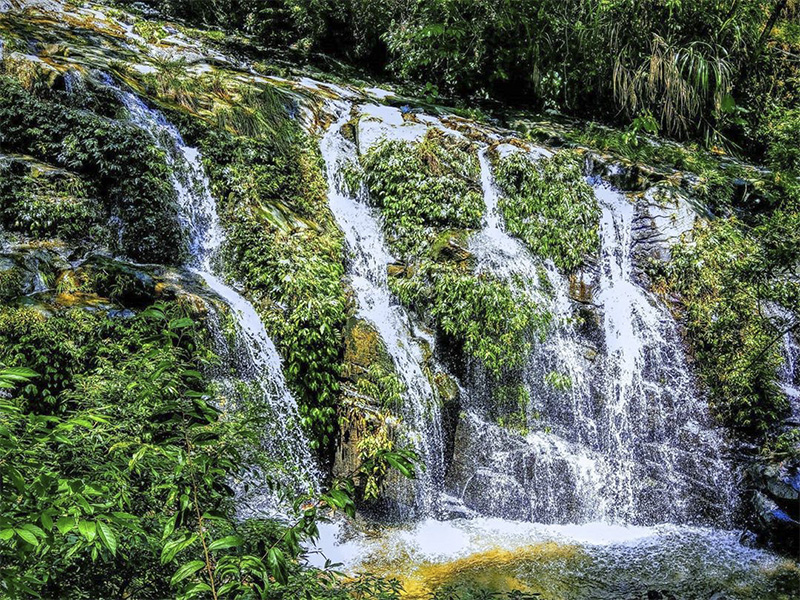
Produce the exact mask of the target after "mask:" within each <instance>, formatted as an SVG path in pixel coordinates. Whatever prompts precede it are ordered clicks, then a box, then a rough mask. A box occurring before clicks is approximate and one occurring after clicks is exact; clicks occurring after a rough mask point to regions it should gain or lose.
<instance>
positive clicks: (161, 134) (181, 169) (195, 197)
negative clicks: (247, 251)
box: [118, 90, 320, 514]
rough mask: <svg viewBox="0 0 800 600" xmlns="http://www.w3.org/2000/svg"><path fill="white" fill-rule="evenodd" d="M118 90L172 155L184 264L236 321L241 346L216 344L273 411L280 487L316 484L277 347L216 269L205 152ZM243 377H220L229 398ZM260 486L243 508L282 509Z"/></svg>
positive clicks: (272, 447)
mask: <svg viewBox="0 0 800 600" xmlns="http://www.w3.org/2000/svg"><path fill="white" fill-rule="evenodd" d="M118 94H119V97H120V99H121V100H122V102H123V104H124V105H125V107H126V108H127V109H128V112H129V114H130V119H131V120H132V122H133V123H135V124H136V125H138V126H139V127H141V128H142V129H144V130H145V131H147V132H149V133H150V134H151V135H152V136H153V138H154V139H155V140H156V143H157V144H158V145H159V147H161V148H162V149H163V150H164V151H165V153H166V155H167V159H168V161H169V163H170V166H171V168H172V183H173V186H174V187H175V190H176V192H177V198H178V203H179V207H180V219H181V222H182V225H183V226H184V227H185V228H186V230H187V231H188V232H189V260H188V264H187V267H188V268H189V270H190V271H191V272H193V273H194V274H195V275H197V276H198V277H200V278H201V279H202V280H203V281H204V282H205V283H206V285H207V286H208V287H209V288H210V289H211V290H212V291H213V292H214V293H215V294H216V295H217V296H218V297H219V298H220V299H221V300H222V301H223V302H224V303H225V305H227V307H228V308H229V309H230V312H231V315H232V316H233V318H234V320H235V327H236V333H237V340H236V343H235V346H236V347H235V348H234V349H231V348H228V347H227V345H228V344H227V341H226V340H225V338H224V336H222V335H220V334H219V333H218V332H217V335H215V338H216V340H217V342H218V343H217V345H218V350H219V353H220V354H233V355H234V359H235V366H236V367H237V370H238V371H239V376H240V377H242V378H243V379H244V380H245V381H246V382H247V384H248V385H249V387H250V388H251V389H250V390H249V391H248V392H246V394H247V395H248V396H250V398H249V400H251V401H253V400H254V401H256V402H259V403H263V405H264V410H265V411H266V412H267V413H268V414H266V415H261V417H262V419H263V421H264V422H265V423H269V424H270V426H269V429H268V431H265V432H264V435H263V438H262V443H263V444H264V447H265V449H266V450H267V452H268V453H269V454H270V458H271V459H274V461H275V472H276V473H280V471H281V470H283V471H284V472H283V473H280V474H279V475H278V477H277V479H278V481H279V483H280V484H281V486H280V487H286V488H289V489H292V488H294V489H296V490H298V491H300V490H303V491H306V490H308V489H311V488H314V487H315V486H316V482H317V481H318V480H319V478H320V476H319V473H318V470H317V466H316V463H315V459H314V458H313V456H312V454H311V451H310V444H309V442H308V440H307V439H306V437H305V435H304V433H303V431H302V429H301V425H300V416H299V411H298V407H297V403H296V401H295V399H294V398H293V397H292V394H291V393H290V391H289V388H288V387H287V384H286V380H285V378H284V375H283V371H282V368H281V357H280V355H279V353H278V350H277V348H276V347H275V344H274V343H273V341H272V340H271V339H270V337H269V335H268V334H267V332H266V330H265V328H264V324H263V322H262V321H261V318H260V317H259V316H258V313H257V312H256V310H255V308H254V307H253V305H252V304H251V303H250V302H249V301H248V300H247V299H245V298H244V297H243V296H242V295H241V294H240V293H239V292H237V291H236V290H235V289H234V288H233V287H231V286H229V285H227V284H226V283H225V282H224V281H223V280H222V278H221V276H220V275H219V273H218V272H217V271H216V269H215V266H214V265H215V262H216V260H215V258H216V256H217V254H218V252H219V249H220V247H221V246H222V244H223V243H224V241H225V235H224V231H223V228H222V225H221V224H220V219H219V215H218V214H217V209H216V202H215V200H214V198H213V197H212V195H211V192H210V189H209V182H208V179H207V178H206V176H205V173H204V171H203V167H202V163H201V159H200V153H199V152H198V151H197V150H196V149H195V148H191V147H189V146H187V145H186V143H185V142H184V141H183V138H182V137H181V135H180V133H179V132H178V130H177V129H176V128H175V127H174V126H173V125H171V124H170V123H168V122H167V121H166V119H164V117H163V116H162V115H161V114H160V113H158V112H157V111H155V110H153V109H150V108H149V107H147V105H145V104H144V102H142V101H141V100H140V99H139V98H137V97H136V96H135V95H133V94H131V93H129V92H123V91H121V90H118ZM211 308H212V312H213V307H211ZM214 318H215V319H216V320H217V321H219V319H220V316H219V315H214ZM238 383H239V380H238V379H232V378H231V377H230V376H229V375H227V374H224V373H223V374H220V375H219V377H217V384H218V385H219V387H220V389H221V392H222V395H223V396H230V397H232V398H233V400H234V402H243V401H247V400H248V399H247V398H242V397H241V396H242V392H243V390H242V389H241V387H240V386H239V385H237V384H238ZM252 395H254V396H252ZM234 408H235V406H234ZM287 466H288V467H289V469H288V471H287V470H286V469H287ZM271 475H272V473H271ZM240 487H242V486H240ZM255 493H256V497H255V498H247V499H245V498H242V503H243V504H245V506H244V508H243V509H242V510H243V511H245V512H247V513H250V514H253V513H255V514H258V513H262V512H264V511H273V510H275V509H276V508H278V505H279V504H280V501H279V500H278V498H277V496H276V495H275V494H274V493H273V492H270V491H267V490H257V491H256V492H255Z"/></svg>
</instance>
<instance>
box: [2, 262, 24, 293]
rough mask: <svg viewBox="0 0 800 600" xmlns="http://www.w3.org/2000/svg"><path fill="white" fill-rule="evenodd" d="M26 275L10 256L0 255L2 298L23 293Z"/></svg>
mask: <svg viewBox="0 0 800 600" xmlns="http://www.w3.org/2000/svg"><path fill="white" fill-rule="evenodd" d="M24 283H25V275H24V272H23V271H22V269H20V268H19V267H18V266H17V264H16V263H15V262H14V261H13V260H11V259H10V258H6V257H0V299H4V300H8V299H11V298H15V297H17V296H20V295H22V293H23V286H24Z"/></svg>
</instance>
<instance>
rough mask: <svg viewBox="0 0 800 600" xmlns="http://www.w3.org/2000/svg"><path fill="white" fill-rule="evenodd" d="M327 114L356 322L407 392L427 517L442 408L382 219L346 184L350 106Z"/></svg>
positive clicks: (418, 498)
mask: <svg viewBox="0 0 800 600" xmlns="http://www.w3.org/2000/svg"><path fill="white" fill-rule="evenodd" d="M327 109H328V110H329V111H330V112H331V113H332V114H333V115H334V116H335V118H336V121H335V122H334V123H333V125H331V126H330V128H329V129H328V130H327V131H326V132H325V134H324V135H323V137H322V141H321V143H320V149H321V153H322V158H323V160H324V161H325V171H326V176H327V180H328V204H329V206H330V208H331V212H332V213H333V215H334V217H335V218H336V222H337V223H338V224H339V227H340V228H341V230H342V231H343V232H344V235H345V240H346V242H347V249H348V252H349V255H350V258H349V260H348V265H347V274H348V277H349V280H350V286H351V288H352V289H353V292H354V293H355V296H356V301H357V304H358V310H357V317H359V318H361V319H364V320H366V321H368V322H369V323H371V324H372V325H373V326H374V327H375V329H376V330H377V331H378V333H379V334H380V337H381V339H382V340H383V343H384V344H385V346H386V350H387V352H388V353H389V355H390V356H391V357H392V361H393V362H394V366H395V369H396V371H397V374H398V376H399V377H400V379H401V381H402V383H403V385H404V387H405V390H404V393H403V407H402V409H401V412H402V415H403V421H404V427H403V435H404V436H405V441H406V442H407V443H409V444H410V445H411V447H412V448H413V449H414V450H416V451H417V453H418V454H419V455H420V457H421V459H422V461H423V462H424V464H425V470H424V471H422V472H420V473H419V474H418V484H417V485H416V486H415V492H414V493H413V494H412V497H411V499H410V500H411V501H410V504H411V506H410V507H409V508H411V509H412V510H414V511H416V512H421V513H422V514H427V513H428V512H429V511H430V510H432V509H433V508H434V503H435V501H436V499H437V497H438V494H439V493H440V492H441V484H442V479H443V470H444V456H443V453H444V444H443V440H442V425H441V412H440V407H439V406H438V404H437V399H436V394H435V392H434V390H433V387H432V386H431V382H430V380H429V379H428V376H427V375H426V374H425V364H424V363H425V361H424V358H423V351H422V347H421V345H420V342H421V335H420V334H419V333H417V332H415V331H414V330H413V327H412V322H411V319H410V318H409V316H408V314H407V312H406V311H405V309H404V308H403V307H402V306H400V304H399V303H398V302H397V300H396V299H395V298H393V297H392V294H391V292H390V291H389V284H388V276H387V267H388V266H389V264H390V263H392V262H393V260H394V259H393V257H392V255H391V253H390V252H389V250H388V249H387V248H386V244H385V241H384V236H383V232H382V231H381V224H380V221H379V219H378V216H377V215H376V214H375V212H374V211H373V209H372V208H370V206H369V205H368V204H367V203H366V202H365V200H364V198H363V197H361V198H359V197H356V196H354V195H353V194H352V193H351V192H349V191H348V190H347V189H346V186H345V184H344V181H343V169H344V168H345V167H347V166H348V165H351V166H352V165H353V164H355V161H356V160H357V150H356V147H355V145H354V144H353V143H352V142H350V141H348V140H347V139H345V137H344V136H343V135H342V131H341V130H342V127H343V126H344V125H345V124H346V123H347V122H348V121H349V120H350V116H351V115H350V110H351V105H350V103H348V102H344V101H337V102H332V103H330V104H328V106H327Z"/></svg>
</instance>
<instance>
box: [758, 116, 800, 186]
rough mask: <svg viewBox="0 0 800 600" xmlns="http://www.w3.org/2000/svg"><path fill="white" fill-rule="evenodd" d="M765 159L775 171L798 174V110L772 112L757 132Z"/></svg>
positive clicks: (799, 133) (799, 131)
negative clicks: (761, 142) (763, 145)
mask: <svg viewBox="0 0 800 600" xmlns="http://www.w3.org/2000/svg"><path fill="white" fill-rule="evenodd" d="M759 134H760V135H761V136H763V137H762V139H763V142H764V143H765V144H766V146H767V152H766V158H767V160H768V161H769V162H770V165H771V166H772V167H773V168H774V169H776V170H784V171H794V172H796V173H800V144H798V140H800V108H795V109H794V110H782V109H779V110H773V111H772V113H771V114H770V115H769V116H768V117H767V118H766V120H765V121H764V123H763V124H762V126H761V129H760V130H759Z"/></svg>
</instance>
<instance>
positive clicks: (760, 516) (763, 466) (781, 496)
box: [747, 459, 800, 555]
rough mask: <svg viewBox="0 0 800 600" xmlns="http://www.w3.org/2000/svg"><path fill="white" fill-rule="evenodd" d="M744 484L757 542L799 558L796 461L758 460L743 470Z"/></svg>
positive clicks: (799, 476) (799, 485)
mask: <svg viewBox="0 0 800 600" xmlns="http://www.w3.org/2000/svg"><path fill="white" fill-rule="evenodd" d="M747 483H748V488H749V492H748V500H749V504H750V513H751V523H750V526H751V528H752V529H753V531H754V532H755V533H756V535H757V537H758V541H759V542H761V543H763V544H765V545H768V546H770V547H772V548H775V549H777V550H781V551H784V552H787V553H790V554H793V555H800V460H798V459H787V460H784V461H783V462H780V463H771V462H765V461H758V462H756V463H754V464H753V465H751V466H750V468H749V469H748V470H747Z"/></svg>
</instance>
